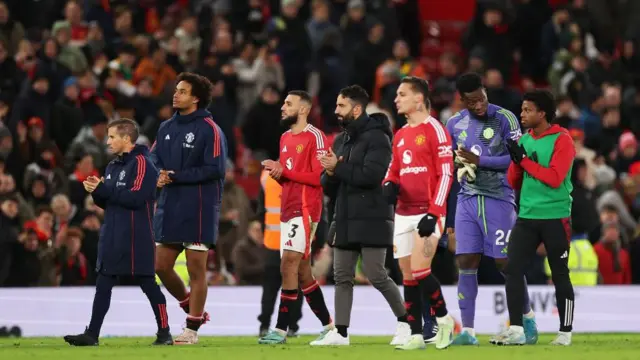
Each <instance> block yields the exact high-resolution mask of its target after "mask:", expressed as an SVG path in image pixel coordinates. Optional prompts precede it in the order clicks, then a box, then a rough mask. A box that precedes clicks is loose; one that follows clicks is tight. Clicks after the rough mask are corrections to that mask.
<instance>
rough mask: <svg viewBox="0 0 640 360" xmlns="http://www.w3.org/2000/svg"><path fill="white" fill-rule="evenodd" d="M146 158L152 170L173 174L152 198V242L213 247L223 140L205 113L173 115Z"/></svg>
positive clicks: (223, 161)
mask: <svg viewBox="0 0 640 360" xmlns="http://www.w3.org/2000/svg"><path fill="white" fill-rule="evenodd" d="M151 158H152V159H153V161H154V163H155V165H156V167H157V168H158V169H161V170H162V169H164V170H171V171H174V172H175V174H172V175H170V178H171V180H172V183H171V184H169V185H166V186H164V187H163V188H162V189H161V190H160V194H159V195H158V203H157V208H156V214H155V217H154V221H153V226H154V232H155V235H156V242H159V243H201V244H207V245H213V244H215V242H216V239H217V236H218V221H219V215H220V202H221V199H222V189H223V185H224V175H225V164H226V158H227V140H226V138H225V136H224V134H223V133H222V131H221V130H220V127H218V125H216V124H215V123H214V122H213V118H212V116H211V113H210V112H208V111H207V110H202V109H199V110H196V111H195V112H193V113H191V114H189V115H180V114H178V113H177V112H176V113H175V114H174V115H173V117H172V118H171V119H169V120H167V121H165V122H163V123H162V124H161V125H160V129H158V135H157V136H156V142H155V143H154V144H153V146H152V148H151Z"/></svg>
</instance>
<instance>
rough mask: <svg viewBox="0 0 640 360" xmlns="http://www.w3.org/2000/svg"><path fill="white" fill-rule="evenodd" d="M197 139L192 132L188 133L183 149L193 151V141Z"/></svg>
mask: <svg viewBox="0 0 640 360" xmlns="http://www.w3.org/2000/svg"><path fill="white" fill-rule="evenodd" d="M195 139H196V136H195V135H193V133H192V132H190V133H188V134H187V135H185V136H184V141H185V142H184V143H182V147H184V148H189V149H193V148H194V147H195V146H193V144H192V143H193V140H195Z"/></svg>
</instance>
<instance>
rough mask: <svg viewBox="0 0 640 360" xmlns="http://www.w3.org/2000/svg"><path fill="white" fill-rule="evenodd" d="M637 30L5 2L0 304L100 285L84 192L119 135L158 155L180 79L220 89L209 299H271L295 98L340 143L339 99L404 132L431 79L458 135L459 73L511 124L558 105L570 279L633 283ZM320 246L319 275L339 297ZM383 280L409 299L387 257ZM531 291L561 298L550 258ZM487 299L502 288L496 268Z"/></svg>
mask: <svg viewBox="0 0 640 360" xmlns="http://www.w3.org/2000/svg"><path fill="white" fill-rule="evenodd" d="M639 19H640V1H632V0H629V1H612V0H569V1H563V0H478V1H473V0H471V1H469V0H464V1H463V0H459V1H442V0H423V1H417V0H367V1H364V0H306V1H305V0H270V1H269V0H191V1H188V0H187V1H184V0H177V1H172V0H137V1H126V0H75V1H74V0H72V1H66V0H51V1H38V0H19V1H18V0H4V1H0V197H1V198H0V286H16V287H26V286H70V285H71V286H77V285H90V284H93V282H94V280H95V278H94V270H93V269H94V265H95V261H96V255H97V254H96V252H97V242H98V234H99V229H100V225H101V219H102V215H103V211H102V210H101V209H100V208H98V207H96V206H95V205H94V204H93V203H92V201H91V198H90V197H88V196H87V194H86V193H85V191H84V190H83V187H82V181H83V180H84V179H85V178H86V177H88V176H90V175H99V174H100V173H101V172H102V171H103V169H104V168H105V166H106V164H107V163H108V162H109V161H110V160H111V159H110V155H109V154H108V153H107V152H106V138H105V134H106V124H107V123H108V122H109V121H112V120H114V119H118V118H122V117H126V118H133V119H135V120H136V121H137V122H138V123H139V124H140V127H141V129H142V132H143V135H144V136H141V138H140V139H139V141H140V142H141V143H144V144H147V145H150V144H151V143H153V141H154V138H155V134H156V131H157V129H158V127H159V124H160V123H161V122H162V121H164V120H166V119H168V118H170V117H171V115H172V108H171V96H172V93H173V89H174V86H175V83H174V80H175V78H176V76H177V74H178V73H180V72H182V71H193V72H197V73H200V74H203V75H206V76H207V77H208V78H209V79H210V80H211V81H212V83H213V84H214V85H215V87H214V98H213V102H212V103H211V106H210V108H209V110H210V111H211V113H212V114H213V118H214V121H215V122H216V123H218V125H219V126H220V127H221V129H222V130H223V131H224V133H225V135H226V136H227V139H228V144H229V159H228V163H229V167H228V171H227V175H226V183H225V189H224V198H223V205H222V214H221V219H222V220H221V224H220V240H219V243H218V246H217V247H216V249H215V250H211V253H210V266H209V269H210V274H209V275H210V277H209V278H210V283H211V284H212V285H234V284H253V285H259V284H261V282H262V277H263V275H264V266H265V255H264V253H265V249H264V246H263V216H264V209H260V206H259V205H258V204H259V203H261V201H260V197H261V196H263V194H262V192H261V190H260V181H259V178H260V165H259V162H260V161H261V160H263V159H265V158H272V159H275V158H277V157H278V143H279V137H280V135H281V133H282V131H283V130H284V129H282V128H281V127H280V125H279V120H280V106H281V102H282V100H283V94H286V92H287V91H289V90H292V89H306V90H308V91H309V92H310V93H311V94H312V95H313V98H314V101H315V106H314V111H313V116H312V122H313V123H314V124H315V125H316V126H318V127H320V128H322V129H323V130H324V131H325V132H327V134H328V135H329V138H330V139H331V138H332V137H333V135H335V134H336V133H337V132H338V131H339V127H338V124H337V121H336V119H335V117H334V115H333V112H334V108H335V99H336V95H337V93H338V91H339V90H340V89H341V88H342V87H344V86H347V85H349V84H354V83H355V84H359V85H361V86H363V87H364V88H365V89H366V90H367V91H368V92H369V94H370V95H371V99H372V102H371V104H370V105H369V109H368V111H369V112H370V113H371V112H379V111H383V112H386V113H387V114H388V116H389V117H390V118H391V119H393V120H394V123H395V127H396V129H397V128H399V127H401V126H402V125H403V124H404V120H403V119H402V118H401V117H398V115H397V114H396V113H395V109H394V106H393V99H394V97H395V91H396V88H397V86H398V84H399V81H400V79H401V78H402V77H404V76H407V75H415V76H420V77H424V78H426V79H428V80H429V81H430V83H431V86H432V91H433V93H432V103H433V113H434V116H436V117H438V118H439V119H441V120H443V121H446V120H447V119H448V118H449V117H450V116H451V115H453V114H454V113H455V112H457V111H459V110H461V109H462V106H463V105H462V103H461V101H460V99H459V97H458V96H457V95H456V92H455V81H456V78H457V76H458V75H459V74H461V73H463V72H465V71H475V72H478V73H480V74H482V75H483V77H484V80H485V85H486V88H487V93H488V96H489V100H490V101H491V102H492V103H495V104H498V105H500V106H503V107H505V108H507V109H509V110H511V111H513V112H514V113H515V114H516V115H519V114H520V110H519V109H520V104H521V94H522V92H523V91H526V90H527V89H531V88H533V87H549V88H550V89H552V90H553V91H554V93H555V94H556V95H557V97H558V109H557V119H558V122H559V123H560V124H561V125H562V126H565V127H567V128H568V129H570V132H571V135H572V137H573V139H574V141H575V146H576V149H577V151H578V159H577V160H576V162H575V164H574V168H573V178H572V180H573V183H574V193H573V196H574V212H573V230H574V234H575V236H574V239H573V242H574V243H575V246H574V244H573V243H572V254H574V253H575V252H577V253H578V254H582V255H580V256H581V259H582V260H579V261H578V260H576V261H578V262H575V261H574V263H573V266H574V270H575V273H576V274H579V273H580V271H581V270H585V269H586V271H591V272H592V274H593V275H594V276H593V277H589V279H590V280H589V279H586V280H585V279H583V280H579V279H577V280H574V285H585V286H586V285H596V283H598V284H628V283H640V240H638V238H639V237H640V231H639V230H640V227H639V223H638V221H639V217H640V156H639V152H638V146H639V143H638V137H639V136H640V52H639V50H640V21H638V20H639ZM636 117H638V118H636ZM326 218H327V217H326V214H325V219H326ZM325 229H326V222H325V224H324V226H321V227H320V230H319V232H318V235H317V241H316V242H315V245H314V261H315V265H314V272H315V273H316V275H317V277H318V278H319V279H320V280H321V281H322V282H324V283H331V281H332V274H331V268H332V266H331V264H332V260H331V249H330V248H329V247H327V246H325V245H324V237H325V234H326V230H325ZM454 249H455V239H454V238H453V237H451V238H450V239H449V242H448V246H447V247H442V248H441V249H440V250H439V251H438V254H437V256H436V259H435V262H434V266H433V267H434V272H435V273H436V274H437V275H438V277H439V278H440V280H441V281H442V283H443V284H454V283H455V282H456V281H457V279H456V267H455V261H454V256H453V250H454ZM576 249H577V250H576ZM389 253H391V251H389ZM585 259H586V260H585ZM387 265H388V268H389V271H390V273H391V274H392V277H393V278H394V279H395V280H396V281H398V282H400V281H401V276H400V274H399V271H398V268H397V265H396V264H395V263H394V261H393V259H392V256H391V254H389V261H388V264H387ZM528 277H529V283H530V284H544V283H548V278H549V277H548V274H547V271H546V270H545V265H544V249H543V248H541V249H539V259H538V260H537V261H536V263H535V264H534V266H532V268H531V271H530V273H529V274H528ZM357 281H358V282H359V283H362V284H366V283H367V279H366V278H365V277H364V276H362V275H361V274H359V275H358V278H357ZM480 282H481V283H482V284H499V283H502V282H503V280H502V276H501V275H500V274H499V273H497V272H496V270H495V269H494V267H493V266H492V260H491V259H485V260H483V264H482V268H481V270H480ZM576 282H577V283H576Z"/></svg>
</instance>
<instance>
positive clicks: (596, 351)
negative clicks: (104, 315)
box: [0, 334, 640, 360]
mask: <svg viewBox="0 0 640 360" xmlns="http://www.w3.org/2000/svg"><path fill="white" fill-rule="evenodd" d="M552 338H553V335H552V334H548V335H542V336H541V337H540V341H539V342H538V345H534V346H519V347H498V346H494V345H491V344H489V337H488V336H481V337H480V339H479V340H480V346H471V347H467V346H465V347H450V348H449V349H446V350H436V349H435V347H433V346H427V349H426V350H423V351H406V352H403V351H398V350H394V348H393V347H392V346H389V345H388V343H389V341H390V340H391V338H390V337H363V336H354V337H352V338H351V346H348V347H321V348H317V347H311V346H309V345H308V343H309V342H310V341H311V340H313V337H311V336H302V337H300V338H296V339H289V340H288V343H287V344H286V345H258V343H257V338H255V337H201V338H200V343H199V344H198V345H192V346H185V345H183V346H164V347H153V346H150V345H149V344H150V343H151V342H152V341H153V339H152V338H150V337H149V338H102V339H100V346H98V347H85V348H78V347H71V346H69V345H67V344H66V343H65V342H64V340H62V339H61V338H19V339H16V338H8V339H7V338H5V339H0V359H7V360H23V359H24V360H27V359H38V360H43V359H62V360H87V359H91V360H94V359H105V360H107V359H108V360H111V359H113V360H129V359H131V360H133V359H135V360H147V359H149V360H160V359H178V358H182V357H184V358H187V359H223V360H262V359H277V360H289V359H291V360H316V359H318V360H320V359H323V360H324V359H332V360H360V359H361V360H376V359H384V360H389V359H429V360H432V359H448V360H455V359H462V360H464V359H472V360H502V359H505V360H507V359H509V360H521V359H522V360H524V359H536V360H574V359H575V360H586V359H598V360H603V359H615V360H637V359H640V334H574V337H573V345H572V346H569V347H555V346H549V345H547V344H548V343H549V342H550V341H551V340H552Z"/></svg>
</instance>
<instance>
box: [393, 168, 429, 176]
mask: <svg viewBox="0 0 640 360" xmlns="http://www.w3.org/2000/svg"><path fill="white" fill-rule="evenodd" d="M424 172H427V167H426V166H410V167H406V168H403V169H401V170H400V176H403V175H406V174H420V173H424Z"/></svg>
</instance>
